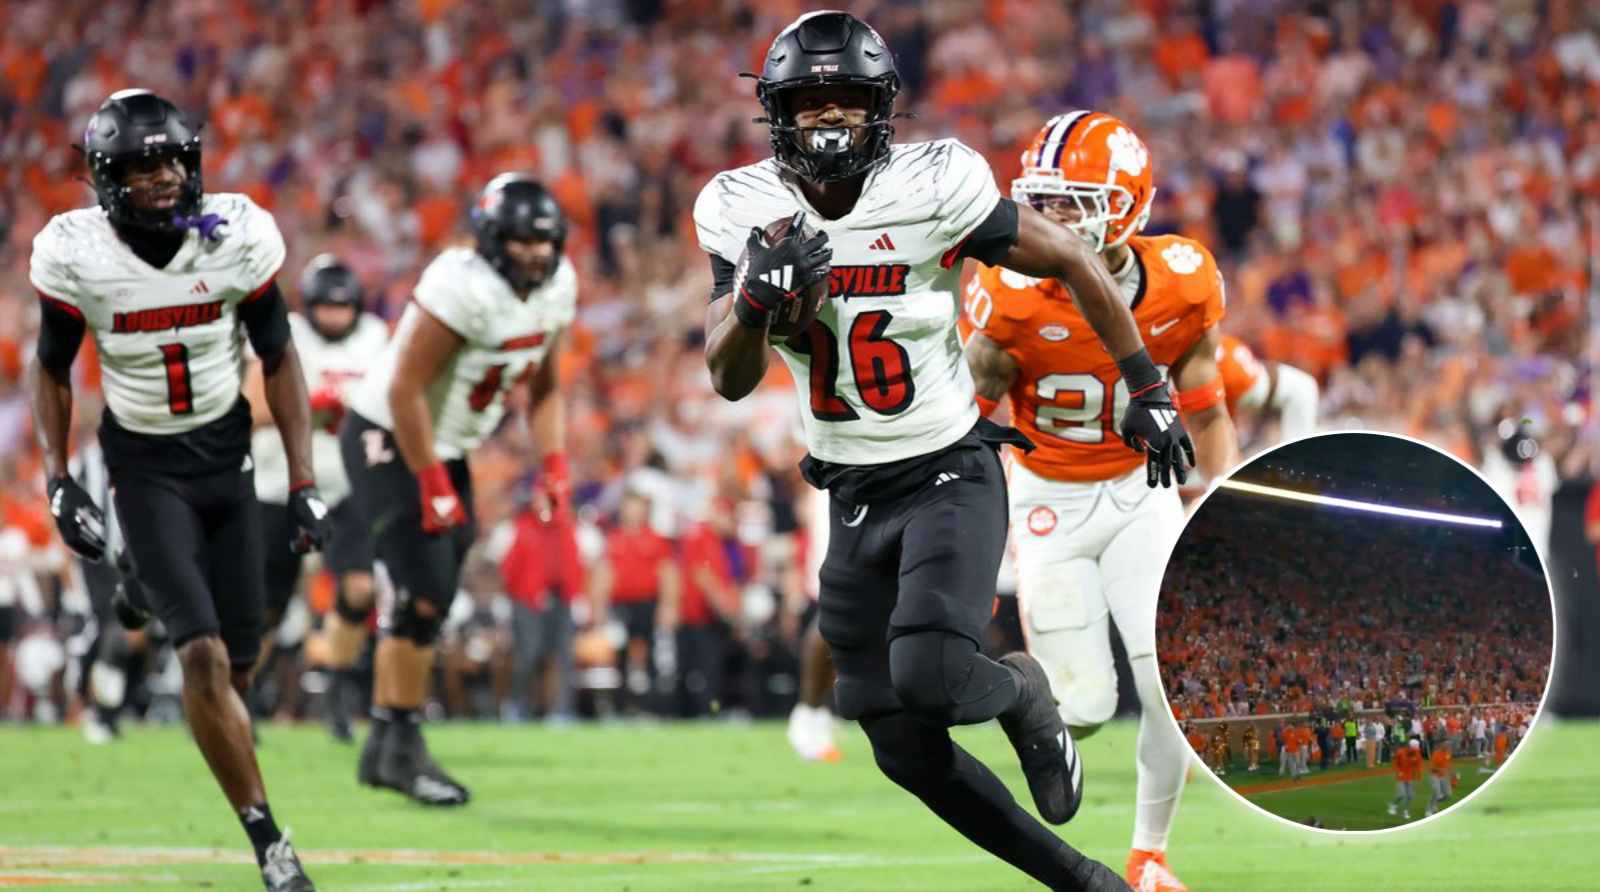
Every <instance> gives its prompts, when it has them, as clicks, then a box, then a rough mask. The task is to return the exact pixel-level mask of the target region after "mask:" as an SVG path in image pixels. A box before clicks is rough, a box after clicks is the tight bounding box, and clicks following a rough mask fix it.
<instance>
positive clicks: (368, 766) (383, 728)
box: [356, 719, 392, 787]
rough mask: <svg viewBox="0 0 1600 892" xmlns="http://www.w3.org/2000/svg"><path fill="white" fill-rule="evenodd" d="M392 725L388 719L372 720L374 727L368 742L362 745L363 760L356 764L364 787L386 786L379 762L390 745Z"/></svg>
mask: <svg viewBox="0 0 1600 892" xmlns="http://www.w3.org/2000/svg"><path fill="white" fill-rule="evenodd" d="M391 727H392V723H391V722H389V721H387V720H384V719H373V720H372V728H371V730H369V731H368V732H367V742H366V743H365V744H363V745H362V747H361V761H360V762H358V763H357V764H356V781H357V782H358V783H360V784H361V785H362V786H364V787H382V786H384V783H383V780H382V778H380V777H379V776H378V763H379V762H380V761H381V760H382V759H383V751H384V750H385V749H386V748H387V747H388V745H389V731H390V729H391Z"/></svg>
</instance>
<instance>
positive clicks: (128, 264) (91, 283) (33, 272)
mask: <svg viewBox="0 0 1600 892" xmlns="http://www.w3.org/2000/svg"><path fill="white" fill-rule="evenodd" d="M200 212H201V213H202V214H216V215H218V216H220V217H222V219H224V220H226V221H227V225H226V226H225V227H224V228H223V229H222V238H221V240H220V241H215V242H210V241H202V240H201V238H200V236H199V235H198V234H197V233H194V232H190V233H189V234H188V235H187V236H186V237H185V238H184V241H183V247H181V248H179V249H178V253H177V254H176V255H175V256H174V257H173V258H172V260H171V261H169V262H168V263H167V265H166V266H165V267H162V268H161V269H156V268H155V267H152V266H151V265H150V264H148V263H145V262H144V261H143V260H141V259H140V258H139V256H138V255H136V254H134V253H133V249H132V248H130V247H128V245H127V243H125V242H123V241H122V239H121V238H119V237H118V236H117V233H116V231H115V230H113V229H112V227H111V222H110V221H109V220H108V219H107V217H106V212H105V211H104V210H102V209H100V208H98V207H95V208H82V209H79V210H75V211H68V212H67V213H65V214H58V215H56V216H55V217H54V218H52V219H51V220H50V222H49V223H48V224H46V225H45V228H44V229H43V230H41V231H40V232H39V234H38V235H37V236H36V237H35V238H34V240H33V258H32V260H31V261H30V262H29V269H28V272H29V278H30V279H31V280H32V282H33V287H34V288H35V289H37V290H38V292H39V294H40V295H41V296H42V297H44V298H45V299H47V300H51V301H53V302H55V303H56V304H57V305H58V306H63V307H65V308H66V309H67V310H68V311H69V312H71V313H72V314H73V315H75V316H80V317H81V318H82V319H83V321H84V323H85V325H86V326H87V327H88V329H89V331H90V332H91V333H92V334H93V336H94V341H95V347H96V348H97V349H98V351H99V354H100V368H101V372H102V375H103V380H104V385H105V396H106V405H107V406H108V407H109V408H110V410H111V414H112V416H113V417H115V418H116V420H117V423H118V424H120V425H122V426H123V427H124V428H127V429H128V430H130V431H137V432H139V433H143V434H163V435H170V434H181V433H183V432H185V431H190V430H194V429H195V428H197V427H200V426H202V425H204V424H206V423H207V422H210V421H214V420H216V419H217V418H220V417H222V416H223V415H224V414H226V413H227V411H228V410H229V409H230V408H232V407H233V404H234V403H235V402H237V401H238V399H239V387H240V384H241V381H242V372H243V369H244V331H243V329H242V327H241V326H240V324H239V317H238V313H237V308H238V306H239V304H241V303H244V302H246V301H249V300H252V299H254V298H256V297H259V296H260V295H261V294H262V292H263V291H264V290H265V289H266V286H267V285H268V284H270V283H271V282H272V280H273V277H274V276H276V275H277V273H278V268H279V267H280V266H282V265H283V253H284V250H283V237H282V236H281V235H279V233H278V225H277V223H276V222H275V221H274V220H273V219H272V215H271V214H269V213H267V212H266V211H264V210H262V209H261V208H260V207H259V206H258V205H257V204H256V203H255V202H253V201H251V200H250V198H249V197H248V196H245V195H237V194H231V193H222V194H215V195H206V196H204V197H203V198H202V199H201V202H200Z"/></svg>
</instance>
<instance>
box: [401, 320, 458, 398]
mask: <svg viewBox="0 0 1600 892" xmlns="http://www.w3.org/2000/svg"><path fill="white" fill-rule="evenodd" d="M395 337H396V338H398V339H399V341H400V347H399V349H398V350H397V351H396V354H397V356H398V360H397V364H396V366H395V371H394V379H393V383H392V384H391V385H390V387H391V389H395V388H399V387H409V388H412V389H416V390H422V389H423V388H425V387H426V386H427V385H428V384H429V383H430V382H432V381H433V379H434V378H435V377H436V376H437V375H438V374H439V370H440V369H442V368H444V365H445V363H447V362H449V361H450V357H452V356H454V355H455V353H456V351H457V350H459V349H461V345H462V343H464V341H463V339H462V337H461V335H459V334H457V333H456V332H455V330H454V329H452V328H450V326H448V325H445V324H444V323H443V322H441V321H439V317H437V316H435V315H433V313H431V312H429V311H428V310H427V309H425V308H424V307H423V306H422V305H421V304H416V305H415V312H407V313H406V316H405V320H404V321H403V322H402V324H401V326H400V331H398V332H396V333H395Z"/></svg>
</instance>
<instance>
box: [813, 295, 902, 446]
mask: <svg viewBox="0 0 1600 892" xmlns="http://www.w3.org/2000/svg"><path fill="white" fill-rule="evenodd" d="M893 319H894V316H893V314H891V313H890V312H889V311H888V310H873V311H871V312H869V313H862V314H861V315H859V316H857V317H856V318H855V321H854V322H852V323H851V324H850V342H849V351H848V357H849V361H850V370H851V372H852V375H853V377H854V378H855V382H856V393H859V394H860V395H861V402H862V403H864V404H866V407H867V408H869V409H871V410H872V411H874V412H877V413H878V414H879V415H899V414H900V413H901V412H904V411H905V410H906V409H907V408H909V407H910V406H911V400H912V398H913V397H915V396H916V393H917V388H916V384H915V383H914V382H913V381H912V380H911V355H910V354H909V353H907V352H906V348H905V347H903V346H901V345H900V344H897V343H895V342H894V341H892V340H890V339H889V338H887V337H885V336H884V332H885V331H886V330H888V328H889V323H890V322H891V321H893ZM797 352H800V353H805V354H807V355H809V356H810V357H811V414H812V415H813V416H814V417H815V418H816V419H817V420H819V421H854V420H855V419H857V418H860V417H861V416H860V415H858V414H856V411H855V410H854V409H852V408H850V404H849V403H847V402H845V401H844V399H843V398H841V397H840V396H839V390H838V381H839V359H840V357H839V344H838V342H837V341H836V340H834V337H833V332H832V331H831V330H829V328H828V326H826V325H823V324H822V323H821V322H813V323H812V324H811V327H810V328H808V329H806V333H805V339H804V340H803V341H801V342H800V343H799V345H798V347H797Z"/></svg>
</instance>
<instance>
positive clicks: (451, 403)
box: [348, 248, 578, 459]
mask: <svg viewBox="0 0 1600 892" xmlns="http://www.w3.org/2000/svg"><path fill="white" fill-rule="evenodd" d="M414 295H415V297H416V300H415V301H413V302H412V303H411V304H409V305H407V306H406V311H405V314H404V315H403V316H401V317H400V327H399V328H398V329H397V330H396V332H397V334H396V336H395V338H394V339H393V340H391V341H390V342H389V346H388V348H387V349H385V350H384V351H383V355H382V356H380V357H379V358H378V359H377V360H376V362H375V363H374V364H373V365H372V368H371V371H369V372H368V373H367V376H366V377H365V378H363V379H361V383H360V384H359V385H357V386H356V388H355V393H354V395H353V396H352V397H351V399H350V402H349V404H348V405H349V407H350V408H351V409H353V410H355V411H356V412H359V413H360V414H361V415H362V417H364V418H366V419H367V420H368V421H370V422H372V423H373V424H376V425H378V426H380V427H384V428H388V429H389V430H393V429H394V413H393V412H391V411H390V410H389V382H390V381H391V380H392V379H393V378H394V369H395V365H396V364H397V362H398V360H399V349H400V344H401V343H402V342H403V341H404V338H403V337H402V336H401V335H402V333H403V331H404V330H405V328H406V327H407V326H408V325H415V324H416V317H417V314H418V313H423V312H426V313H427V314H429V315H431V316H433V317H434V318H435V319H438V320H439V321H440V322H441V323H443V324H444V325H445V327H447V328H449V329H450V330H451V331H453V332H455V333H456V334H457V335H460V336H461V339H462V341H463V343H462V345H461V348H460V349H459V350H457V351H456V354H455V356H453V357H451V359H450V361H449V362H448V363H446V364H445V365H444V367H443V368H441V369H440V370H439V374H438V377H436V378H434V380H433V381H432V382H430V383H429V385H428V388H427V391H426V393H427V399H428V414H429V415H430V416H431V417H432V419H433V441H434V443H433V448H434V451H435V452H437V453H438V454H439V457H440V458H441V459H453V458H463V457H465V456H466V454H467V453H468V452H471V451H472V450H473V449H475V448H477V446H478V444H479V443H482V442H483V441H484V440H485V439H486V438H487V437H488V436H489V435H490V434H492V433H494V429H495V427H497V426H498V425H499V424H500V419H501V418H502V417H503V416H504V415H505V411H506V404H505V395H506V393H507V392H508V391H509V390H510V389H511V387H512V385H514V384H515V383H516V382H518V381H522V380H525V379H526V378H527V377H528V376H530V375H532V374H533V372H534V370H535V369H537V368H538V367H539V363H540V362H542V361H543V360H544V357H545V354H546V353H547V352H548V351H549V349H550V340H551V338H553V337H554V336H555V335H556V334H557V333H558V332H560V331H561V330H562V329H564V328H566V327H567V326H568V325H571V324H572V320H573V317H574V316H575V315H576V314H577V306H578V274H577V273H576V272H575V271H574V270H573V268H572V264H571V263H570V262H569V261H567V260H566V259H565V258H563V259H562V260H561V263H560V265H558V266H557V267H556V270H555V272H554V273H553V274H551V276H550V278H549V279H548V280H546V281H545V283H544V284H543V285H541V286H539V287H538V288H536V289H534V290H533V292H532V293H530V294H529V295H528V297H527V299H526V300H524V299H522V298H520V297H518V296H517V294H516V292H514V291H512V290H511V286H510V285H509V284H507V283H506V280H505V277H503V276H501V275H500V273H499V272H497V271H496V270H495V268H494V267H492V266H490V265H489V261H487V260H485V259H483V257H482V256H480V255H479V254H478V252H476V251H474V250H472V249H471V248H448V249H446V250H445V251H444V252H443V253H441V254H440V255H439V256H438V257H436V258H434V261H433V262H432V263H430V264H428V268H427V269H425V270H423V271H422V278H421V279H420V280H418V282H417V287H416V288H415V290H414Z"/></svg>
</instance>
